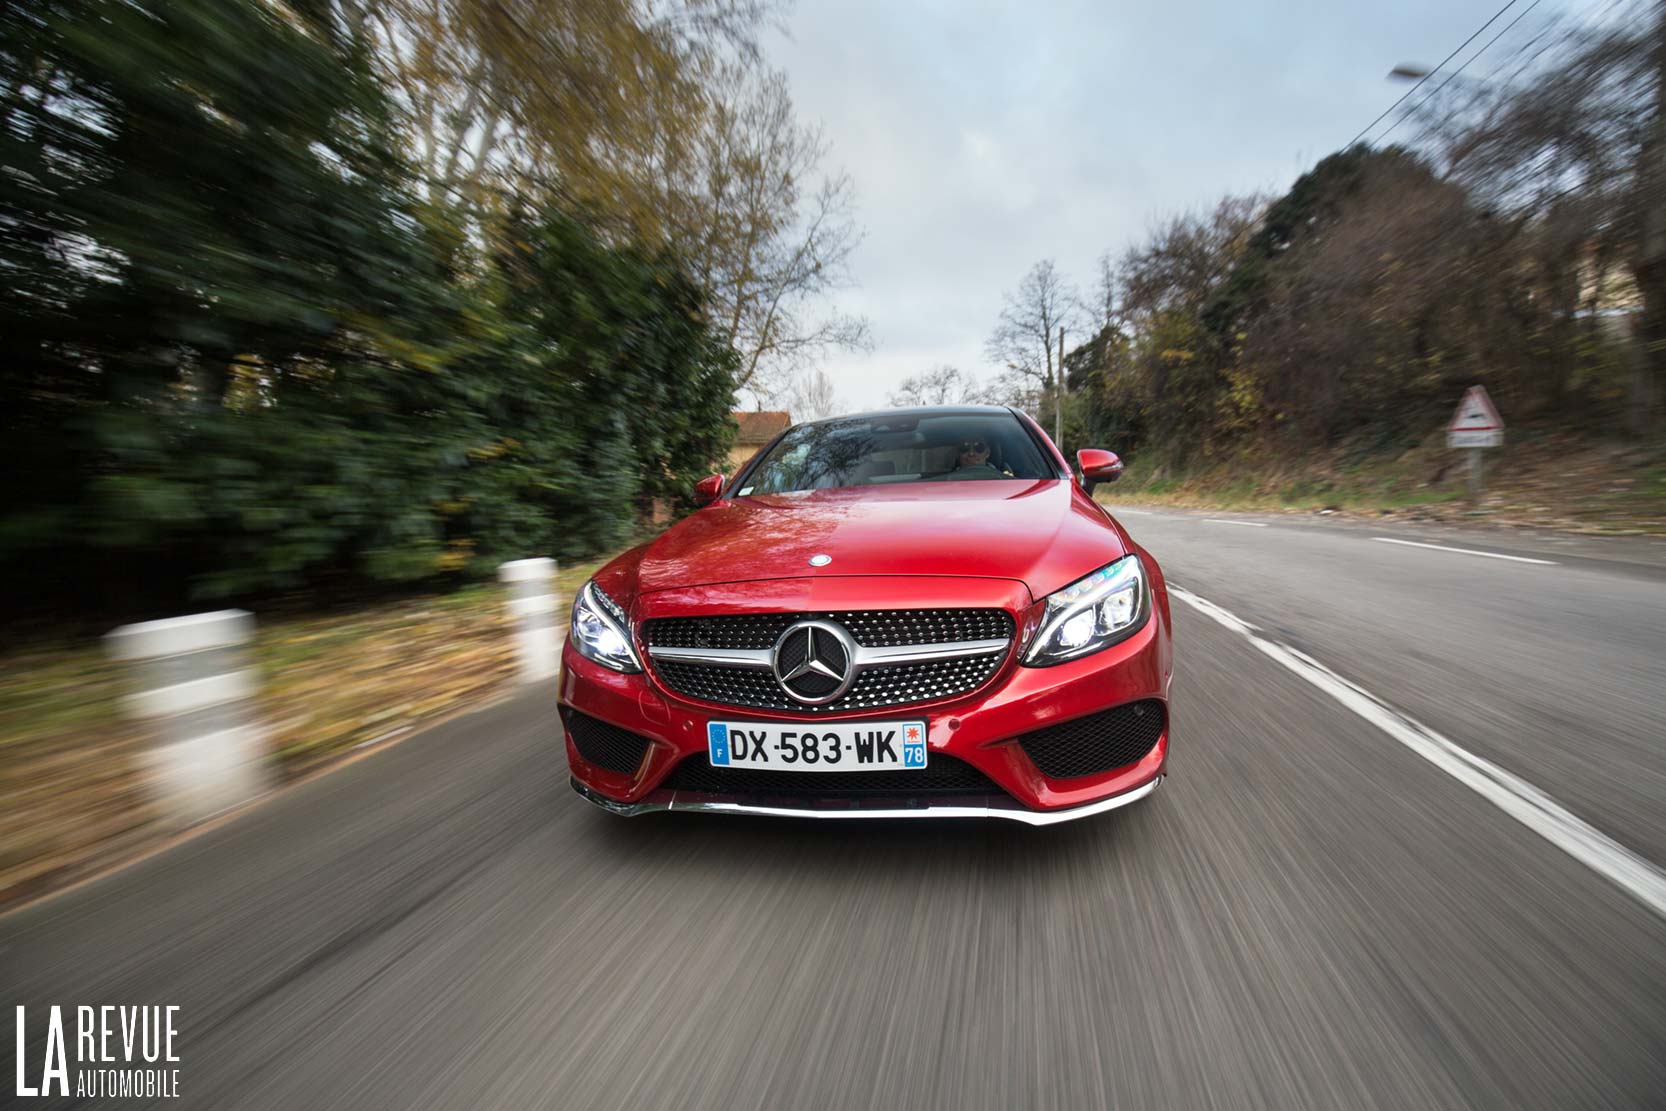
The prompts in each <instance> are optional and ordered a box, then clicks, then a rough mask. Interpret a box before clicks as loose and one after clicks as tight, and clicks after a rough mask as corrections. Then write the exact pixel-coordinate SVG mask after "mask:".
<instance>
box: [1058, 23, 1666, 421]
mask: <svg viewBox="0 0 1666 1111" xmlns="http://www.w3.org/2000/svg"><path fill="white" fill-rule="evenodd" d="M1663 2H1666V0H1663ZM1056 388H1057V392H1056V393H1054V395H1053V442H1054V443H1055V444H1057V445H1058V447H1059V450H1060V451H1063V450H1064V325H1063V324H1060V325H1059V379H1058V385H1057V387H1056Z"/></svg>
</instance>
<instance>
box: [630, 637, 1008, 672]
mask: <svg viewBox="0 0 1666 1111" xmlns="http://www.w3.org/2000/svg"><path fill="white" fill-rule="evenodd" d="M1011 643H1012V642H1011V641H1010V640H1006V639H1004V638H1003V639H1001V640H958V641H950V642H948V643H945V644H897V645H888V646H886V647H884V648H867V647H864V646H862V645H857V646H856V660H855V667H856V670H858V671H860V670H862V669H863V668H864V667H882V666H884V665H886V664H911V663H925V662H927V661H930V660H953V659H959V658H960V657H962V656H992V655H994V654H995V653H997V652H1005V651H1006V650H1007V645H1008V644H1011ZM648 655H650V656H652V657H653V658H654V659H656V660H669V661H672V662H674V663H686V664H704V665H706V666H708V667H755V668H761V669H763V670H766V671H767V670H768V669H769V663H770V649H768V648H670V647H664V648H652V647H651V648H649V649H648Z"/></svg>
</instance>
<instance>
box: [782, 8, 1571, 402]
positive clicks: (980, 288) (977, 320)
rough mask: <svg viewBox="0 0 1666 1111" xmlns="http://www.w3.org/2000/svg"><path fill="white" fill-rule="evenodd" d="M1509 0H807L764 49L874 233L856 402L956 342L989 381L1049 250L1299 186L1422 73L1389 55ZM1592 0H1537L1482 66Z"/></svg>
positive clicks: (859, 259)
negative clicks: (996, 344)
mask: <svg viewBox="0 0 1666 1111" xmlns="http://www.w3.org/2000/svg"><path fill="white" fill-rule="evenodd" d="M1587 2H1588V3H1589V2H1590V0H1587ZM1501 3H1502V0H1403V2H1400V3H1395V4H1370V5H1365V4H1354V3H1311V4H1309V3H1292V2H1286V0H1280V2H1278V3H1272V4H1242V3H1232V2H1227V0H1209V2H1185V0H1182V2H1173V0H1171V2H1161V0H1159V2H1156V3H1152V2H1150V0H1144V2H1140V0H1133V2H1130V0H1114V2H1102V3H1092V2H1086V0H1083V2H1069V0H1060V2H1052V0H1049V2H1040V0H1029V2H1027V3H1021V4H1020V3H1014V4H989V3H979V2H973V0H959V2H939V0H931V2H908V0H797V3H796V5H795V6H794V7H793V8H791V9H790V10H788V11H787V12H786V14H785V17H784V19H783V24H784V27H783V29H782V31H781V32H779V33H775V34H772V35H771V36H770V38H769V40H768V41H767V43H766V51H767V54H768V57H769V58H770V60H771V62H772V63H773V64H774V65H776V66H778V67H779V68H781V69H782V70H784V71H785V73H786V74H787V77H788V80H789V81H790V83H791V87H792V91H793V97H794V100H795V103H796V104H797V106H798V111H799V115H800V116H801V117H802V118H803V119H805V120H806V121H809V122H815V123H819V124H820V125H821V127H822V128H823V129H824V132H825V135H826V137H827V138H828V140H830V142H831V144H832V152H831V154H830V156H829V160H828V161H829V165H832V166H840V167H842V168H843V169H845V170H846V171H848V172H849V173H850V174H851V176H852V177H853V178H854V180H855V185H856V201H857V219H858V222H859V224H860V225H861V226H862V227H863V228H864V229H865V233H866V234H865V238H864V240H863V242H862V245H861V247H860V248H858V250H857V252H856V254H855V256H854V258H853V259H852V266H851V271H852V273H851V277H852V279H853V284H852V286H851V287H850V288H848V289H846V290H844V291H842V292H841V293H840V294H839V295H838V297H837V300H836V304H837V307H838V308H839V309H840V310H841V311H843V312H847V313H852V314H856V315H860V316H864V317H866V318H867V320H868V322H869V324H870V327H871V330H872V338H873V348H872V350H871V351H866V352H834V353H831V354H829V355H827V356H826V357H825V358H823V359H822V360H821V362H820V363H819V366H820V368H821V369H822V370H824V371H825V372H826V373H827V374H828V376H829V377H830V378H831V379H832V380H833V383H834V388H835V390H836V391H837V393H838V395H839V400H840V402H841V403H842V406H843V408H845V409H846V410H856V409H863V408H871V407H875V406H880V405H883V404H885V402H886V395H887V393H888V392H889V391H890V390H891V389H893V388H895V385H896V383H897V382H899V381H900V380H901V379H903V378H906V377H908V376H910V375H913V374H918V373H920V372H921V371H924V370H927V369H930V368H931V367H934V366H937V365H939V364H943V363H948V364H951V365H954V366H957V367H959V368H960V369H961V370H963V371H966V372H968V373H970V374H971V375H973V376H974V377H976V378H978V379H980V380H987V379H992V378H993V377H995V374H996V368H995V367H994V366H993V365H991V364H990V363H989V361H988V360H987V359H986V358H985V356H984V353H983V347H984V340H985V338H986V337H987V336H988V334H989V331H990V329H991V328H992V327H993V325H994V323H995V320H996V318H997V316H998V315H999V313H1000V310H1001V305H1002V302H1003V296H1004V294H1005V292H1006V291H1008V290H1010V289H1012V288H1014V287H1015V286H1016V285H1017V284H1018V282H1019V280H1020V279H1021V278H1022V277H1023V275H1024V273H1025V272H1026V271H1027V270H1028V269H1029V268H1030V267H1031V266H1032V265H1033V264H1034V263H1035V262H1037V261H1038V260H1040V259H1043V258H1051V259H1053V260H1055V261H1056V262H1057V263H1058V264H1059V266H1060V267H1062V268H1063V270H1064V271H1065V272H1066V273H1067V274H1068V275H1069V276H1070V277H1071V279H1072V280H1073V281H1074V282H1075V283H1076V284H1078V285H1079V286H1081V287H1082V288H1083V290H1084V292H1086V291H1088V290H1090V289H1091V288H1092V286H1093V283H1094V276H1095V274H1096V272H1097V269H1096V260H1097V259H1098V257H1099V256H1100V254H1101V253H1103V252H1105V251H1107V250H1109V251H1112V252H1113V253H1116V254H1120V253H1121V252H1122V251H1124V250H1125V249H1127V248H1128V247H1130V246H1133V245H1135V244H1136V243H1137V242H1139V241H1140V240H1141V239H1142V238H1143V237H1144V236H1145V234H1146V233H1148V232H1149V231H1150V230H1151V229H1152V228H1153V227H1154V226H1155V225H1156V224H1157V223H1158V222H1159V221H1160V220H1163V219H1165V218H1166V217H1168V216H1172V215H1174V214H1177V213H1180V212H1184V211H1188V210H1201V209H1206V208H1209V207H1212V206H1213V204H1214V202H1215V201H1216V200H1218V199H1219V198H1220V197H1222V196H1224V195H1226V194H1229V193H1247V192H1255V191H1262V192H1270V193H1275V194H1276V193H1282V192H1283V191H1284V190H1285V189H1287V188H1288V187H1289V185H1290V184H1291V182H1293V181H1294V180H1295V178H1296V177H1297V175H1299V174H1300V173H1301V172H1302V171H1303V170H1305V169H1307V168H1309V167H1310V166H1311V165H1312V164H1313V163H1314V162H1316V161H1317V160H1318V159H1320V158H1322V157H1324V156H1325V155H1326V154H1328V153H1330V152H1332V151H1334V150H1337V149H1339V148H1341V147H1343V146H1345V145H1346V144H1347V143H1348V142H1349V140H1351V139H1352V138H1353V137H1354V136H1355V135H1356V134H1358V133H1359V132H1360V130H1361V129H1362V128H1364V127H1365V126H1366V125H1367V124H1369V123H1370V122H1371V120H1372V119H1373V118H1375V117H1376V116H1377V115H1378V113H1380V112H1381V111H1382V110H1383V109H1385V108H1387V107H1388V106H1389V105H1390V104H1392V103H1393V102H1394V100H1395V99H1396V98H1397V97H1399V96H1400V95H1401V94H1402V93H1404V92H1405V91H1406V90H1407V88H1408V85H1406V84H1405V83H1402V82H1399V81H1391V80H1389V79H1388V77H1387V75H1388V71H1389V70H1390V69H1391V68H1392V67H1393V66H1395V65H1396V64H1399V63H1402V62H1418V63H1423V64H1424V65H1426V66H1433V65H1434V64H1436V63H1437V62H1439V61H1441V59H1443V58H1445V57H1446V55H1447V54H1448V53H1449V52H1451V51H1452V50H1453V48H1455V47H1457V46H1458V44H1459V43H1461V42H1463V40H1464V39H1465V38H1467V37H1468V36H1469V35H1470V34H1471V33H1472V32H1474V31H1475V30H1476V29H1477V28H1478V27H1480V26H1481V25H1482V24H1483V23H1485V22H1486V21H1487V19H1488V18H1489V17H1491V16H1492V15H1493V14H1494V13H1495V12H1496V11H1497V10H1498V8H1499V6H1500V4H1501ZM1527 3H1528V0H1520V3H1518V5H1517V7H1516V8H1514V9H1512V10H1511V11H1510V12H1508V13H1506V15H1505V16H1504V17H1503V18H1501V19H1500V20H1499V21H1498V22H1496V23H1494V24H1493V26H1492V27H1490V28H1489V29H1488V30H1487V31H1486V32H1485V33H1484V34H1482V35H1481V36H1480V37H1479V38H1477V39H1476V41H1475V42H1474V43H1473V44H1472V46H1471V47H1470V48H1469V50H1467V51H1465V52H1464V53H1463V54H1460V55H1459V58H1458V60H1457V61H1456V62H1454V63H1453V65H1454V66H1456V65H1457V64H1459V63H1461V62H1462V61H1463V60H1464V59H1465V58H1466V57H1468V55H1469V54H1470V53H1473V52H1474V51H1475V50H1477V49H1479V48H1480V47H1481V46H1482V45H1483V44H1485V43H1486V42H1487V40H1488V39H1490V38H1491V37H1492V36H1493V34H1494V33H1496V32H1498V31H1500V30H1501V29H1502V28H1504V27H1505V26H1506V25H1507V24H1508V23H1509V22H1510V21H1511V20H1512V19H1513V18H1514V17H1515V16H1516V15H1517V14H1518V13H1519V12H1520V11H1521V10H1523V9H1524V8H1526V7H1527ZM1581 7H1582V5H1579V4H1573V3H1567V2H1561V3H1559V2H1558V0H1541V2H1540V4H1539V6H1538V7H1537V8H1536V9H1534V10H1533V11H1531V12H1529V13H1528V14H1527V15H1526V16H1524V17H1523V19H1522V20H1521V22H1520V23H1519V24H1517V25H1516V26H1515V27H1514V28H1513V29H1512V30H1511V31H1509V32H1508V33H1506V34H1505V35H1504V37H1502V38H1500V39H1499V41H1498V42H1497V43H1496V44H1495V45H1493V46H1492V47H1491V48H1490V49H1489V50H1488V51H1487V53H1485V54H1483V55H1481V57H1480V58H1479V59H1478V60H1477V61H1476V62H1475V63H1474V65H1473V67H1472V68H1471V69H1470V70H1466V71H1465V73H1466V74H1479V75H1485V74H1486V73H1487V72H1488V71H1489V70H1490V69H1491V68H1492V66H1493V65H1494V64H1497V63H1498V62H1500V61H1504V60H1507V58H1508V56H1509V54H1510V53H1511V51H1512V50H1513V49H1514V48H1515V47H1518V46H1520V45H1522V44H1523V43H1525V42H1526V41H1527V40H1529V39H1531V38H1532V36H1533V35H1534V34H1536V33H1537V32H1538V31H1539V30H1540V29H1541V28H1542V27H1543V26H1544V24H1545V19H1546V18H1547V17H1549V16H1554V15H1556V14H1558V13H1560V12H1564V11H1567V10H1579V8H1581ZM1432 87H1433V86H1432V85H1430V86H1425V88H1426V89H1427V88H1432ZM1419 95H1421V94H1419ZM1393 118H1394V117H1390V120H1392V119H1393ZM1386 126H1387V125H1386V124H1384V125H1380V127H1379V130H1380V128H1381V127H1386ZM1066 338H1067V340H1068V339H1069V337H1068V336H1067V337H1066ZM1078 338H1080V337H1078Z"/></svg>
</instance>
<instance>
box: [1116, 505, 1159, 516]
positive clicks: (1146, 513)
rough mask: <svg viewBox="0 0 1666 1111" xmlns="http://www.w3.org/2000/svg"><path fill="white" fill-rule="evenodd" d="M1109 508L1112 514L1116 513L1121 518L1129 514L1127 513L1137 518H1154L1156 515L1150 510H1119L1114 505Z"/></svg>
mask: <svg viewBox="0 0 1666 1111" xmlns="http://www.w3.org/2000/svg"><path fill="white" fill-rule="evenodd" d="M1109 508H1110V511H1111V512H1112V513H1115V514H1116V515H1117V516H1119V517H1120V516H1122V515H1123V514H1127V513H1131V514H1133V515H1134V516H1135V517H1152V516H1155V514H1153V513H1152V512H1151V510H1149V509H1118V508H1117V507H1116V506H1114V505H1113V506H1110V507H1109Z"/></svg>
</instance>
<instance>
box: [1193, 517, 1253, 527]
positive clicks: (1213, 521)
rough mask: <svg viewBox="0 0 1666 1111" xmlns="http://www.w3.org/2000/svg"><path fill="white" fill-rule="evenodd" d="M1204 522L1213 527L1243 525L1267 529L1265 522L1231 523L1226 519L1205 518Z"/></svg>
mask: <svg viewBox="0 0 1666 1111" xmlns="http://www.w3.org/2000/svg"><path fill="white" fill-rule="evenodd" d="M1204 521H1206V522H1207V523H1209V524H1211V525H1243V526H1245V527H1246V528H1266V527H1267V522H1265V521H1229V520H1227V519H1226V518H1225V517H1205V518H1204Z"/></svg>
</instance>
